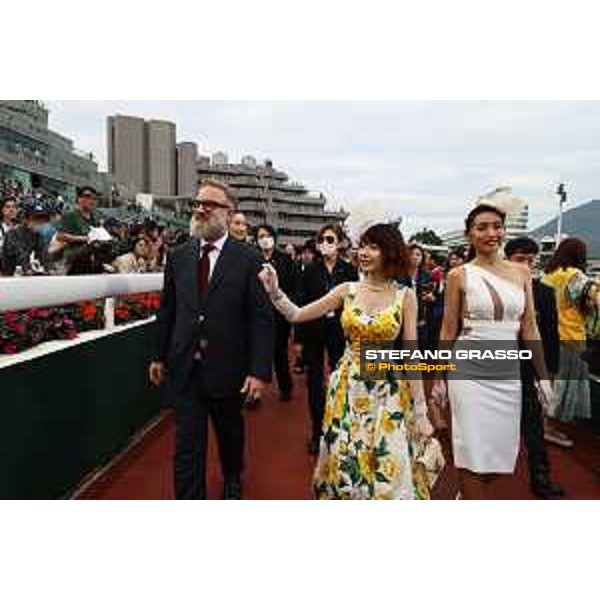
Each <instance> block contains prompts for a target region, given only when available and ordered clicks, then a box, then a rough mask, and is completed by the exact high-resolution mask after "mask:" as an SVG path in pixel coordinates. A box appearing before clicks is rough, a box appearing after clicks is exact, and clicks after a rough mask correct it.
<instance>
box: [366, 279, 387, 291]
mask: <svg viewBox="0 0 600 600" xmlns="http://www.w3.org/2000/svg"><path fill="white" fill-rule="evenodd" d="M362 285H363V286H365V287H366V288H367V289H369V290H371V291H372V292H384V291H386V290H388V289H389V288H390V283H389V282H388V281H386V282H385V283H383V284H382V285H379V286H377V285H374V284H373V283H371V282H369V281H363V282H362Z"/></svg>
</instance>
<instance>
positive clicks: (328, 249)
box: [319, 242, 338, 256]
mask: <svg viewBox="0 0 600 600" xmlns="http://www.w3.org/2000/svg"><path fill="white" fill-rule="evenodd" d="M337 249H338V247H337V245H336V244H328V243H327V242H323V243H322V244H320V245H319V250H320V252H321V254H322V255H323V256H334V255H335V253H336V252H337Z"/></svg>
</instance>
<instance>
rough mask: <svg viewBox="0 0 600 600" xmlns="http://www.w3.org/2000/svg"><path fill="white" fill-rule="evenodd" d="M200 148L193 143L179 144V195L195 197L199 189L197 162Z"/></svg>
mask: <svg viewBox="0 0 600 600" xmlns="http://www.w3.org/2000/svg"><path fill="white" fill-rule="evenodd" d="M197 158H198V146H197V145H196V144H194V143H193V142H182V143H181V144H177V195H178V196H187V197H190V198H191V197H194V196H195V195H196V191H197V189H198V177H197V175H196V160H197Z"/></svg>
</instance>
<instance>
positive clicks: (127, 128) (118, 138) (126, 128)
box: [107, 115, 147, 197]
mask: <svg viewBox="0 0 600 600" xmlns="http://www.w3.org/2000/svg"><path fill="white" fill-rule="evenodd" d="M107 134H108V135H107V147H108V170H109V172H110V173H111V174H112V175H113V177H114V180H115V182H116V183H117V185H118V186H119V190H120V193H121V195H122V196H125V197H133V196H135V194H139V193H141V192H144V191H145V190H146V184H147V174H146V160H145V153H146V124H145V122H144V119H141V118H139V117H127V116H123V115H116V116H114V117H108V122H107Z"/></svg>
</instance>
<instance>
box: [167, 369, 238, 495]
mask: <svg viewBox="0 0 600 600" xmlns="http://www.w3.org/2000/svg"><path fill="white" fill-rule="evenodd" d="M242 414H243V398H242V396H241V394H236V395H234V396H232V397H229V398H212V397H210V396H209V395H207V394H206V393H204V391H203V385H202V368H201V366H200V364H199V363H198V364H197V365H196V366H195V367H194V369H193V371H192V374H191V376H190V378H189V383H188V385H187V386H186V388H185V390H183V391H182V392H180V393H178V394H177V395H176V401H175V424H176V432H175V457H174V483H175V497H176V498H177V500H205V499H206V455H207V450H208V421H209V418H210V419H211V420H212V423H213V426H214V430H215V434H216V438H217V445H218V449H219V458H220V460H221V471H222V474H223V479H224V480H225V481H226V482H239V481H241V477H242V471H243V466H244V464H243V463H244V420H243V416H242Z"/></svg>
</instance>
